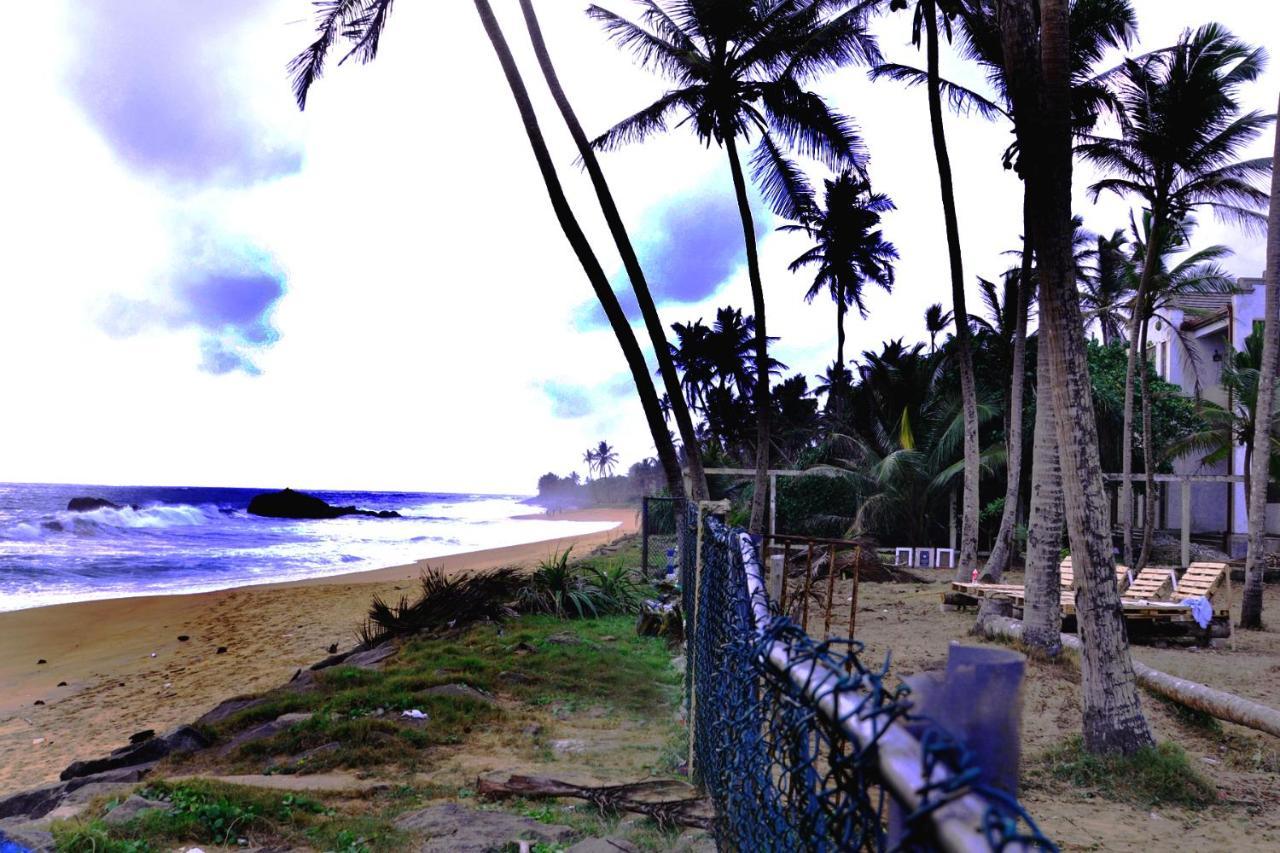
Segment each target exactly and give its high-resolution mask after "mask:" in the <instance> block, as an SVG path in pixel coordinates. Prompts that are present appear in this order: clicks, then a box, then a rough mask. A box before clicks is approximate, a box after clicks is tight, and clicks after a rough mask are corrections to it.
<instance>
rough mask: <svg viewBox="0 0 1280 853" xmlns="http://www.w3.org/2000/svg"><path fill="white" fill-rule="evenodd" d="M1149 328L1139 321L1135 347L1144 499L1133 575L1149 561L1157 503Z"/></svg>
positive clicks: (1145, 321)
mask: <svg viewBox="0 0 1280 853" xmlns="http://www.w3.org/2000/svg"><path fill="white" fill-rule="evenodd" d="M1149 326H1150V320H1149V319H1147V318H1143V320H1142V342H1141V343H1140V344H1139V346H1138V349H1139V350H1141V353H1142V354H1141V359H1142V361H1141V362H1140V363H1141V365H1142V368H1141V370H1140V372H1139V374H1138V378H1139V380H1140V382H1139V385H1140V388H1139V390H1138V393H1139V394H1140V395H1141V396H1142V482H1143V488H1144V489H1145V495H1146V499H1145V500H1143V502H1142V506H1143V508H1144V510H1145V512H1144V513H1143V518H1142V551H1141V552H1140V553H1139V554H1138V562H1137V564H1136V565H1135V564H1132V563H1131V564H1130V568H1132V569H1133V570H1134V571H1135V572H1140V571H1142V570H1143V569H1144V568H1146V565H1147V561H1148V560H1150V559H1151V542H1152V540H1153V539H1154V538H1155V533H1156V500H1157V499H1158V495H1157V493H1156V454H1155V448H1154V447H1153V442H1152V437H1151V381H1150V379H1149V368H1148V366H1147V332H1148V329H1149Z"/></svg>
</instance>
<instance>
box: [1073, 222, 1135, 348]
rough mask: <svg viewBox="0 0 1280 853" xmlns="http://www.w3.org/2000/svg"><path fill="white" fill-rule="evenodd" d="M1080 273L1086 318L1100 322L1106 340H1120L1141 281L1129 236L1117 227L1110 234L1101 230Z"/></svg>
mask: <svg viewBox="0 0 1280 853" xmlns="http://www.w3.org/2000/svg"><path fill="white" fill-rule="evenodd" d="M1096 239H1097V243H1096V244H1095V246H1094V248H1093V250H1092V252H1091V253H1090V257H1089V260H1090V263H1089V264H1087V265H1086V266H1085V267H1084V268H1083V270H1082V273H1083V274H1082V275H1081V277H1080V309H1081V310H1082V311H1083V312H1084V317H1085V322H1086V323H1088V324H1090V325H1092V324H1094V323H1097V324H1098V331H1099V333H1100V334H1101V335H1102V343H1103V344H1106V345H1110V344H1113V343H1115V342H1116V341H1118V340H1120V339H1121V337H1122V335H1123V332H1122V331H1121V330H1122V329H1124V328H1126V327H1127V326H1128V323H1129V317H1128V312H1129V308H1130V301H1131V300H1132V298H1133V288H1134V286H1135V285H1136V284H1137V281H1136V275H1135V271H1134V265H1133V259H1132V257H1131V253H1130V252H1129V251H1128V247H1129V237H1128V235H1126V234H1125V232H1124V229H1122V228H1117V229H1116V230H1115V231H1113V232H1111V236H1110V237H1104V236H1102V235H1101V234H1099V235H1098V236H1097V238H1096Z"/></svg>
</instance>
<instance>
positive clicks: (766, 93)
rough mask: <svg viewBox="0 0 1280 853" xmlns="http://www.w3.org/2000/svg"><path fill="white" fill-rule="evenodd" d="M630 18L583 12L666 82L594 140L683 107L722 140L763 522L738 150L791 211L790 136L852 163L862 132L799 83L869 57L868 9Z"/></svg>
mask: <svg viewBox="0 0 1280 853" xmlns="http://www.w3.org/2000/svg"><path fill="white" fill-rule="evenodd" d="M636 3H637V5H638V7H639V20H638V22H637V21H632V20H630V19H628V18H625V17H623V16H621V15H619V14H617V13H615V12H612V11H609V10H608V9H604V8H602V7H600V6H591V7H590V8H589V9H588V14H589V15H591V16H592V17H593V18H595V19H597V20H598V21H600V22H601V23H602V24H603V25H604V27H605V30H606V31H607V32H608V34H609V36H610V37H611V38H612V39H613V40H614V41H615V42H616V43H617V44H618V45H619V46H620V47H623V48H625V49H627V50H629V51H631V52H632V53H633V54H634V55H635V56H636V58H637V59H638V60H639V61H640V63H641V64H642V65H643V66H645V67H646V68H649V69H651V70H654V71H656V72H658V73H660V74H662V75H663V76H665V77H667V78H668V79H670V80H671V81H672V82H673V83H674V84H675V88H673V89H671V90H669V91H668V92H666V93H665V94H664V95H663V96H662V97H661V98H659V99H658V100H657V101H655V102H654V103H652V104H650V105H649V106H647V107H645V108H644V109H643V110H640V111H639V112H637V113H635V114H634V115H632V116H630V117H629V118H625V119H623V120H622V121H621V122H619V123H618V124H616V125H615V126H614V127H613V128H611V129H610V130H608V131H607V132H605V133H604V134H603V135H602V136H600V137H599V138H598V139H597V140H595V142H594V143H593V144H594V145H595V147H597V148H600V149H605V150H608V149H612V148H617V147H620V146H622V145H625V144H628V143H632V142H639V141H641V140H644V139H646V138H647V137H650V136H652V135H654V134H657V133H660V132H662V131H665V130H666V129H667V126H668V122H669V121H670V120H672V119H673V118H676V117H680V122H679V123H680V124H681V125H688V126H689V127H690V128H691V129H692V130H693V131H694V133H695V134H696V135H697V137H698V139H699V140H700V141H702V142H703V143H704V144H706V145H710V144H712V143H715V144H717V145H720V146H721V147H723V148H724V150H725V153H726V155H727V156H728V160H729V169H730V172H731V175H732V178H733V187H734V194H735V196H736V198H737V203H738V211H739V214H740V217H741V220H742V233H743V239H744V242H745V244H746V256H747V276H748V278H749V280H750V283H751V297H752V310H753V312H754V315H755V322H756V341H755V355H756V361H757V366H756V372H755V373H756V386H755V391H754V398H755V399H754V406H755V412H756V419H757V430H756V431H757V439H756V471H755V489H754V494H753V498H752V502H751V522H750V528H751V530H752V531H753V532H759V531H760V530H761V529H762V528H763V525H764V510H765V495H766V492H767V485H768V468H769V411H770V408H771V407H770V404H769V371H768V368H767V361H768V351H767V343H766V340H767V338H766V324H765V304H764V287H763V284H762V281H761V276H760V263H759V259H758V257H757V254H756V242H755V225H754V223H753V218H752V214H751V206H750V201H749V199H748V194H747V183H746V179H745V177H744V174H743V169H742V158H741V156H740V155H739V152H738V145H739V143H740V142H743V143H745V142H748V141H750V139H751V138H752V137H753V136H754V137H756V138H757V139H758V143H757V145H756V149H755V152H754V154H753V155H752V158H751V165H752V169H753V173H754V177H755V180H756V182H757V184H758V185H759V187H760V190H761V192H762V194H763V195H764V198H765V200H766V201H767V202H768V203H769V204H770V206H771V207H772V208H773V209H774V211H775V212H776V213H778V214H780V215H782V216H785V217H786V218H789V219H795V218H797V216H798V215H799V212H800V210H801V209H802V208H803V207H804V206H805V205H806V204H807V203H808V199H807V198H806V197H805V196H804V186H803V182H802V181H801V179H800V178H801V173H800V170H799V168H798V167H797V166H796V164H795V163H794V162H793V161H792V160H791V159H790V158H789V156H788V154H787V152H786V150H785V148H787V147H790V148H792V149H794V150H795V151H797V152H799V153H800V154H803V155H805V156H809V157H812V158H814V159H817V160H819V161H821V162H822V163H824V164H825V165H827V166H828V167H830V168H831V169H833V170H835V171H841V170H843V169H845V168H847V167H850V166H854V167H861V166H862V164H863V163H864V161H865V155H864V153H863V149H862V143H861V140H860V139H859V137H858V135H857V133H856V131H855V129H854V127H853V125H852V123H851V122H849V120H848V119H846V118H844V117H842V116H840V115H839V114H837V113H836V112H834V111H833V110H831V108H830V107H828V105H827V104H826V102H825V101H824V100H823V99H822V98H821V97H819V96H818V95H816V94H814V93H813V92H811V91H809V90H807V89H806V88H805V85H806V84H807V83H808V81H809V80H811V79H812V78H813V77H814V76H816V75H817V74H819V73H821V72H823V71H826V70H829V69H831V68H834V67H838V66H842V65H848V64H858V63H863V64H866V63H874V62H875V61H878V59H879V50H878V48H877V46H876V43H875V40H874V39H873V38H872V37H871V36H870V35H869V34H868V33H867V31H866V15H867V12H866V9H865V8H864V5H862V4H859V5H857V6H854V7H853V8H852V9H848V10H847V11H838V10H839V9H841V8H843V7H846V6H848V5H849V4H848V3H836V2H831V0H718V2H712V0H636Z"/></svg>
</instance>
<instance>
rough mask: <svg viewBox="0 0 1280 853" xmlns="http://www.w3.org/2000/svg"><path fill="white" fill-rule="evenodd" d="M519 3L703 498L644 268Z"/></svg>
mask: <svg viewBox="0 0 1280 853" xmlns="http://www.w3.org/2000/svg"><path fill="white" fill-rule="evenodd" d="M520 9H521V11H522V12H523V13H524V19H525V25H526V27H527V28H528V30H529V39H530V41H532V42H533V51H534V55H535V56H536V57H537V59H538V65H539V66H540V67H541V68H542V74H543V77H544V78H546V81H547V86H548V88H550V89H551V95H552V97H553V98H554V99H555V102H556V107H557V108H558V109H559V110H560V115H561V116H562V117H563V118H564V122H565V126H566V127H568V128H569V134H570V135H571V136H572V137H573V142H574V145H575V146H577V149H578V156H579V157H581V158H582V164H583V166H584V167H585V168H586V170H587V174H588V175H590V177H591V183H592V185H593V186H594V188H595V191H596V198H597V199H599V201H600V209H601V211H602V212H603V213H604V218H605V222H606V223H607V224H608V226H609V232H610V233H611V234H612V235H613V242H614V245H615V246H617V248H618V255H619V256H620V257H621V259H622V266H623V268H625V269H626V271H627V277H628V278H629V279H630V280H631V289H632V291H634V293H635V295H636V304H637V306H638V307H639V308H640V315H641V317H643V318H644V325H645V329H646V330H647V331H648V333H649V341H650V343H652V344H653V351H654V355H655V357H656V358H657V361H658V375H659V376H660V377H661V378H662V382H663V386H664V388H665V390H666V395H665V399H666V400H667V406H666V407H665V409H664V415H665V414H666V413H668V412H669V413H670V414H671V416H672V417H674V419H675V422H676V429H677V431H678V432H679V433H680V441H681V443H682V445H683V450H684V453H683V455H684V460H685V464H686V465H687V466H688V469H689V483H690V487H691V488H690V491H691V492H692V494H691V497H692V498H693V499H694V500H706V499H707V498H708V497H710V493H709V492H708V491H707V475H706V474H705V473H704V472H703V470H702V453H701V451H700V449H699V447H698V439H697V436H696V434H695V433H694V429H693V418H692V417H691V416H690V414H689V407H688V405H687V404H686V402H685V400H684V397H682V396H681V394H680V379H679V376H678V374H677V373H676V368H675V364H674V363H673V362H672V360H671V351H670V348H669V347H668V345H667V336H666V333H665V332H664V330H663V328H662V320H661V318H660V317H659V316H658V307H657V305H655V304H654V301H653V294H652V293H650V291H649V282H648V280H647V279H646V278H645V275H644V269H643V268H642V267H641V266H640V259H639V257H637V255H636V250H635V247H634V246H633V245H632V243H631V237H630V235H628V234H627V229H626V226H625V225H623V223H622V214H621V213H619V211H618V205H617V204H616V203H615V202H614V200H613V192H612V191H611V190H610V189H609V184H608V182H607V181H606V180H605V177H604V170H603V169H601V168H600V161H599V159H597V157H596V152H595V150H594V149H593V148H592V147H591V143H590V141H589V140H588V139H587V134H586V132H585V131H584V130H583V129H582V123H581V122H579V121H578V115H577V113H576V112H574V109H573V106H572V104H570V103H569V96H568V95H567V94H565V91H564V87H563V86H561V84H560V76H559V75H558V74H557V73H556V69H555V65H554V64H553V63H552V61H551V53H550V51H548V50H547V45H546V41H545V40H544V39H543V36H542V26H541V24H539V23H538V16H537V14H536V13H535V12H534V10H533V2H532V0H520Z"/></svg>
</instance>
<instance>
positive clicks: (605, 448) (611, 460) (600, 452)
mask: <svg viewBox="0 0 1280 853" xmlns="http://www.w3.org/2000/svg"><path fill="white" fill-rule="evenodd" d="M617 464H618V451H617V450H616V449H615V448H614V447H612V446H611V445H610V444H609V442H607V441H602V442H600V443H599V444H597V445H596V470H597V471H599V472H600V476H601V477H611V476H613V469H614V467H615V466H617Z"/></svg>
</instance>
